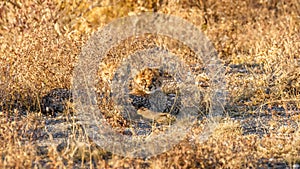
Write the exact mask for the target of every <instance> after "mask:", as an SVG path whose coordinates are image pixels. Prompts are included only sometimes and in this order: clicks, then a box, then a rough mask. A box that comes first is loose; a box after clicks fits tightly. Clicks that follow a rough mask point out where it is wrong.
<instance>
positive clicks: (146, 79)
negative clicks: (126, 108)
mask: <svg viewBox="0 0 300 169" xmlns="http://www.w3.org/2000/svg"><path fill="white" fill-rule="evenodd" d="M170 77H171V76H170V75H169V74H168V73H166V72H164V71H163V70H162V69H159V68H149V67H147V68H145V69H143V70H141V71H140V72H139V73H138V74H137V75H135V77H134V78H133V79H132V80H131V82H130V84H129V90H130V91H131V92H130V94H132V95H138V96H144V95H149V94H152V93H154V92H155V91H157V90H160V89H161V87H162V84H163V81H164V80H165V79H168V78H170Z"/></svg>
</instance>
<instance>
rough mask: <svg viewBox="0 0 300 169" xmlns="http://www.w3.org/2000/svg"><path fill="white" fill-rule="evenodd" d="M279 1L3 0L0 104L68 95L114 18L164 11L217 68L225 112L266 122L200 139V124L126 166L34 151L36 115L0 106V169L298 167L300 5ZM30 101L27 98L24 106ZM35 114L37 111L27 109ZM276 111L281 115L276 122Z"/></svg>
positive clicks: (224, 125)
mask: <svg viewBox="0 0 300 169" xmlns="http://www.w3.org/2000/svg"><path fill="white" fill-rule="evenodd" d="M299 4H300V3H299V1H297V0H288V1H278V0H270V1H252V0H247V1H235V2H233V1H229V0H224V1H217V0H209V1H201V0H200V1H194V0H184V1H181V2H180V3H179V1H168V2H167V1H164V0H163V1H158V0H153V1H147V2H143V1H139V0H120V1H105V0H104V1H95V2H94V1H88V0H84V1H79V0H78V1H77V0H75V1H71V0H67V1H65V2H60V1H56V0H55V1H28V0H20V1H12V0H8V1H2V2H0V51H1V55H0V99H1V102H0V107H2V106H5V105H7V104H11V103H10V102H13V101H14V100H15V99H18V100H19V102H18V104H22V105H24V106H26V107H31V106H32V103H33V102H34V104H35V105H34V106H36V105H38V104H37V102H38V100H39V98H40V97H41V96H42V95H44V94H46V93H47V92H49V91H50V90H51V89H54V88H70V81H71V77H72V70H73V67H74V64H75V63H76V61H77V56H78V54H79V52H80V50H81V46H82V45H83V44H84V43H85V42H86V40H87V39H88V38H89V36H90V35H91V34H92V33H93V32H95V31H97V30H98V29H100V28H101V27H102V26H103V25H105V24H107V23H108V22H110V21H112V20H113V19H115V18H119V17H122V16H127V15H132V14H136V13H140V12H143V11H155V12H160V13H167V14H173V15H176V16H180V17H182V18H184V19H187V20H188V21H190V22H192V23H193V24H195V25H196V26H197V27H198V28H199V29H201V30H202V31H203V32H204V33H205V34H206V35H207V36H208V37H209V38H210V40H211V41H212V43H213V44H214V46H215V48H216V49H217V51H218V52H219V56H220V58H222V59H223V60H224V63H225V65H226V82H227V90H228V93H229V99H228V105H226V111H227V113H228V114H229V115H231V114H233V113H234V114H237V115H238V117H241V116H243V115H245V114H251V115H253V116H254V118H252V119H251V118H250V122H253V121H254V120H258V121H259V119H257V118H256V117H258V115H260V114H265V115H266V114H268V115H270V116H271V120H269V121H262V120H261V121H260V122H261V123H263V125H265V127H264V133H267V134H264V135H258V134H261V133H254V134H248V133H246V134H244V132H243V128H242V126H243V124H242V122H243V121H241V122H238V121H237V120H236V119H230V118H225V119H223V120H222V121H221V123H220V125H219V126H217V128H216V130H215V132H214V133H213V134H212V136H211V137H209V138H208V140H207V141H205V142H198V140H199V139H198V137H199V133H201V131H202V130H203V128H202V124H196V125H195V126H194V128H193V130H192V132H191V133H190V134H189V136H187V138H186V140H184V141H182V142H181V143H180V144H179V145H177V146H176V147H174V148H172V149H171V150H170V151H169V152H166V153H163V154H161V155H158V156H155V157H152V158H149V159H130V158H123V157H120V156H117V155H111V154H110V153H108V152H104V151H103V150H101V149H100V148H99V147H97V146H96V145H94V144H92V143H91V145H88V146H86V145H82V144H80V142H79V143H78V140H77V142H76V139H75V141H74V142H70V143H69V145H68V146H67V148H65V149H64V150H63V151H57V149H56V148H55V147H49V150H48V153H46V154H42V155H41V154H39V151H38V150H37V148H36V145H35V144H34V143H33V142H32V141H31V140H33V139H34V137H36V136H35V132H32V131H35V130H39V129H40V128H42V127H44V125H45V124H44V123H41V121H43V117H42V116H41V115H40V114H39V112H30V113H28V115H26V116H20V115H19V114H18V111H17V110H16V109H12V110H5V109H3V110H1V109H0V168H29V167H32V166H33V165H36V166H40V167H42V166H49V168H58V167H62V168H64V167H66V168H72V166H75V167H95V166H97V167H98V168H250V167H253V168H257V167H258V166H259V165H262V164H263V161H264V160H267V161H268V160H270V159H271V160H273V161H276V160H278V161H285V162H286V163H287V164H288V165H290V166H292V165H293V164H296V163H298V164H299V163H300V149H299V147H300V137H299V135H300V129H299V123H300V116H299V109H300V41H299V39H300V12H299V11H300V5H299ZM29 98H30V99H29ZM35 111H36V109H35ZM282 114H284V116H283V115H282Z"/></svg>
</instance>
